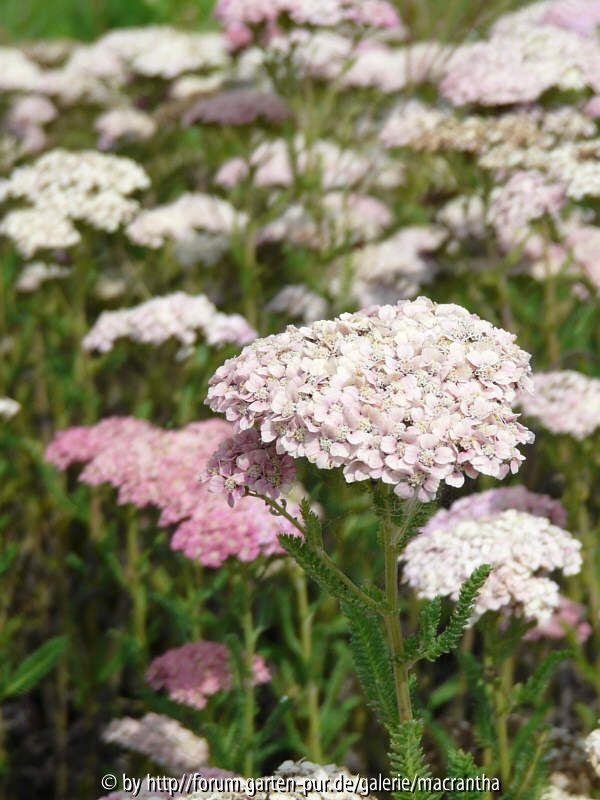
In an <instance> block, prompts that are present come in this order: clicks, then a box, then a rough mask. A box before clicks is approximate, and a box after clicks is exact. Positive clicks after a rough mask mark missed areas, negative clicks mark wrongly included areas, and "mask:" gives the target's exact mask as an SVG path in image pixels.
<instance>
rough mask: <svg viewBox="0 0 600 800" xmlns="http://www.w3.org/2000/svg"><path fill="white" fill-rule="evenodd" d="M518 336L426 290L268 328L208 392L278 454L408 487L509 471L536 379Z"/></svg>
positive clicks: (419, 490) (525, 435)
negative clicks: (520, 403)
mask: <svg viewBox="0 0 600 800" xmlns="http://www.w3.org/2000/svg"><path fill="white" fill-rule="evenodd" d="M514 339H515V337H514V336H513V335H512V334H510V333H508V332H507V331H503V330H501V329H498V328H494V327H493V326H492V325H491V324H490V323H489V322H485V321H484V320H481V319H480V318H479V317H477V316H476V315H474V314H470V313H469V312H468V311H467V310H466V309H464V308H461V307H460V306H457V305H438V304H435V303H433V302H432V301H431V300H429V299H427V298H425V297H421V298H418V299H417V300H415V301H413V302H410V301H405V302H401V303H398V305H396V306H374V307H372V308H369V309H366V310H364V311H361V312H358V313H356V314H342V315H341V316H340V317H337V318H336V319H334V320H324V321H321V322H315V323H314V324H313V325H311V326H306V327H302V328H296V327H294V326H291V325H290V326H289V327H288V328H287V329H286V331H285V332H284V333H281V334H278V335H276V336H269V337H267V338H266V339H258V340H257V341H255V342H254V343H253V344H251V345H250V346H248V347H246V348H245V349H244V350H243V351H242V353H241V354H240V355H239V356H238V357H237V358H234V359H230V360H229V361H227V362H226V363H225V364H224V365H223V366H222V367H220V368H219V369H218V370H217V371H216V373H215V375H214V376H213V377H212V379H211V381H210V388H209V392H208V397H207V403H208V404H209V405H210V407H211V408H212V409H213V410H214V411H217V412H220V413H223V414H225V415H226V417H227V419H228V420H230V421H231V422H233V423H234V425H235V427H236V430H238V431H243V430H247V429H248V428H252V427H255V428H257V429H260V434H261V438H262V440H263V442H265V443H270V442H275V444H276V447H277V451H278V452H279V453H280V454H282V455H283V454H285V453H287V454H289V455H291V456H292V457H293V458H299V457H306V458H307V459H308V460H309V461H311V462H312V463H314V464H316V465H317V466H318V467H320V468H321V469H331V468H334V467H342V468H343V472H344V476H345V478H346V480H347V481H348V482H353V481H361V480H368V479H374V480H382V481H384V482H385V483H389V484H391V485H393V486H394V491H395V492H396V494H398V495H399V496H401V497H409V496H412V495H414V494H417V495H418V496H419V497H420V498H421V499H431V498H433V497H434V496H435V494H436V492H437V489H438V487H439V484H440V482H441V481H445V482H446V483H448V484H450V485H453V486H461V485H462V484H463V483H464V479H465V476H467V477H476V476H477V475H478V474H480V473H483V474H488V475H492V476H495V477H498V478H503V477H505V476H506V475H507V474H508V472H509V471H511V470H512V471H513V472H514V471H516V470H517V469H518V468H519V465H520V463H521V461H522V460H523V456H522V454H521V453H520V452H519V450H518V447H517V446H518V445H519V444H521V443H525V442H530V441H531V440H532V435H531V434H530V432H529V431H528V430H527V429H526V428H524V427H523V426H522V425H520V424H519V423H518V422H517V415H516V414H515V413H514V412H513V410H512V407H511V404H512V403H513V402H514V399H515V394H516V391H517V390H518V389H524V390H527V388H528V386H529V379H528V376H529V371H530V367H529V355H528V354H527V353H525V352H524V351H523V350H521V349H520V348H519V347H518V346H517V345H516V344H515V343H514Z"/></svg>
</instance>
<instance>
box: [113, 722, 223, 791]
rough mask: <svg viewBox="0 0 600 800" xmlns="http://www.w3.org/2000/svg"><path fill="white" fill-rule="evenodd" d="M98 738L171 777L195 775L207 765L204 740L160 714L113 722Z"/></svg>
mask: <svg viewBox="0 0 600 800" xmlns="http://www.w3.org/2000/svg"><path fill="white" fill-rule="evenodd" d="M102 739H103V740H104V741H105V742H109V743H110V744H118V745H121V747H125V748H127V749H128V750H133V751H134V752H136V753H141V754H142V755H144V756H147V757H148V758H150V759H152V761H154V762H155V763H156V764H159V765H160V766H161V767H165V769H167V770H168V772H169V773H170V774H171V775H175V776H180V775H181V774H182V773H184V772H195V771H197V770H198V769H199V768H200V767H203V766H205V765H206V764H207V762H208V742H207V741H206V739H200V738H199V737H198V736H196V735H195V734H193V733H192V732H191V731H190V730H188V729H187V728H184V727H183V725H181V724H180V723H179V722H177V720H175V719H171V718H170V717H165V716H163V715H162V714H145V715H144V716H143V717H142V718H141V719H133V718H132V717H123V718H122V719H113V720H112V722H111V723H110V725H108V726H107V728H106V729H105V730H104V732H103V734H102Z"/></svg>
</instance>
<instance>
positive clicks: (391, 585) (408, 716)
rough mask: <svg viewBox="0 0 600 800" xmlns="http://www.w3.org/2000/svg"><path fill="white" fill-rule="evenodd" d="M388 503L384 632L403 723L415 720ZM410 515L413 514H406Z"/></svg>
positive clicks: (395, 543)
mask: <svg viewBox="0 0 600 800" xmlns="http://www.w3.org/2000/svg"><path fill="white" fill-rule="evenodd" d="M390 505H391V502H388V503H386V508H385V513H384V515H383V519H382V524H381V533H382V538H383V552H384V558H385V599H386V606H387V610H386V612H385V615H384V624H385V632H386V637H387V641H388V647H389V649H390V655H391V657H392V669H393V672H394V685H395V688H396V705H397V708H398V718H399V720H400V722H407V721H409V720H412V718H413V715H412V705H411V701H410V690H409V683H408V667H407V666H406V664H403V663H402V659H403V656H404V637H403V635H402V627H401V625H400V596H399V593H398V541H399V540H398V536H397V534H398V531H397V529H396V527H395V526H394V524H393V520H392V513H391V508H390ZM407 516H408V517H409V516H410V514H409V512H407Z"/></svg>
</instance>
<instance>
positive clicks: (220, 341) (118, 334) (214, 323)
mask: <svg viewBox="0 0 600 800" xmlns="http://www.w3.org/2000/svg"><path fill="white" fill-rule="evenodd" d="M199 331H200V332H201V334H202V335H203V337H204V338H205V339H206V341H207V342H208V344H210V345H215V346H220V345H224V344H239V345H243V344H248V342H251V341H252V340H253V339H255V338H256V335H257V334H256V331H255V330H254V329H253V328H252V327H250V325H249V324H248V323H247V322H246V320H245V319H244V317H242V316H241V315H240V314H223V313H221V312H220V311H218V310H217V308H216V307H215V306H214V305H213V303H211V301H210V300H209V299H208V297H206V295H203V294H199V295H189V294H186V293H185V292H174V293H173V294H168V295H165V296H164V297H153V298H152V300H147V301H146V302H145V303H141V304H140V305H139V306H133V308H123V309H120V310H118V311H103V312H102V314H100V316H99V317H98V319H97V320H96V322H95V323H94V325H93V327H92V328H91V330H90V331H89V333H87V335H86V336H85V337H84V339H83V343H82V344H83V347H84V349H85V350H97V351H99V352H100V353H108V352H109V351H110V350H112V348H113V347H114V344H115V342H116V341H117V339H123V338H127V339H131V340H132V341H134V342H141V343H142V344H152V345H160V344H163V342H166V341H167V340H168V339H171V338H173V339H177V340H179V341H180V342H181V344H183V345H192V344H194V343H195V342H196V341H197V338H198V332H199Z"/></svg>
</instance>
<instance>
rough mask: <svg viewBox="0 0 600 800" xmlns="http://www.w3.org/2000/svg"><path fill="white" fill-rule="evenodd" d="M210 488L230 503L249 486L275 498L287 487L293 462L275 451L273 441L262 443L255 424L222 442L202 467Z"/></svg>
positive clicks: (288, 457)
mask: <svg viewBox="0 0 600 800" xmlns="http://www.w3.org/2000/svg"><path fill="white" fill-rule="evenodd" d="M206 478H207V480H208V488H209V489H210V491H211V492H221V493H224V494H226V495H227V500H228V502H229V505H230V506H233V505H234V502H235V500H236V499H237V498H239V497H243V496H244V495H245V494H246V490H247V489H249V490H251V491H253V492H256V493H257V494H262V495H266V496H267V497H270V498H272V499H273V500H276V499H277V498H278V497H279V496H280V495H281V492H282V490H285V489H286V488H287V489H289V488H291V486H292V484H293V482H294V480H295V478H296V466H295V463H294V459H293V458H291V457H290V456H288V455H286V454H285V453H284V454H283V455H279V454H278V453H277V450H276V448H275V445H274V444H273V443H270V444H265V443H264V442H263V441H262V439H261V438H260V433H259V432H258V431H257V430H256V429H255V428H249V429H248V430H245V431H241V432H240V433H236V434H235V435H234V436H232V437H231V438H230V439H226V440H225V441H224V442H222V443H221V444H220V445H219V447H218V449H217V450H216V451H215V453H214V454H213V455H212V456H211V457H210V459H209V461H208V465H207V468H206Z"/></svg>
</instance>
